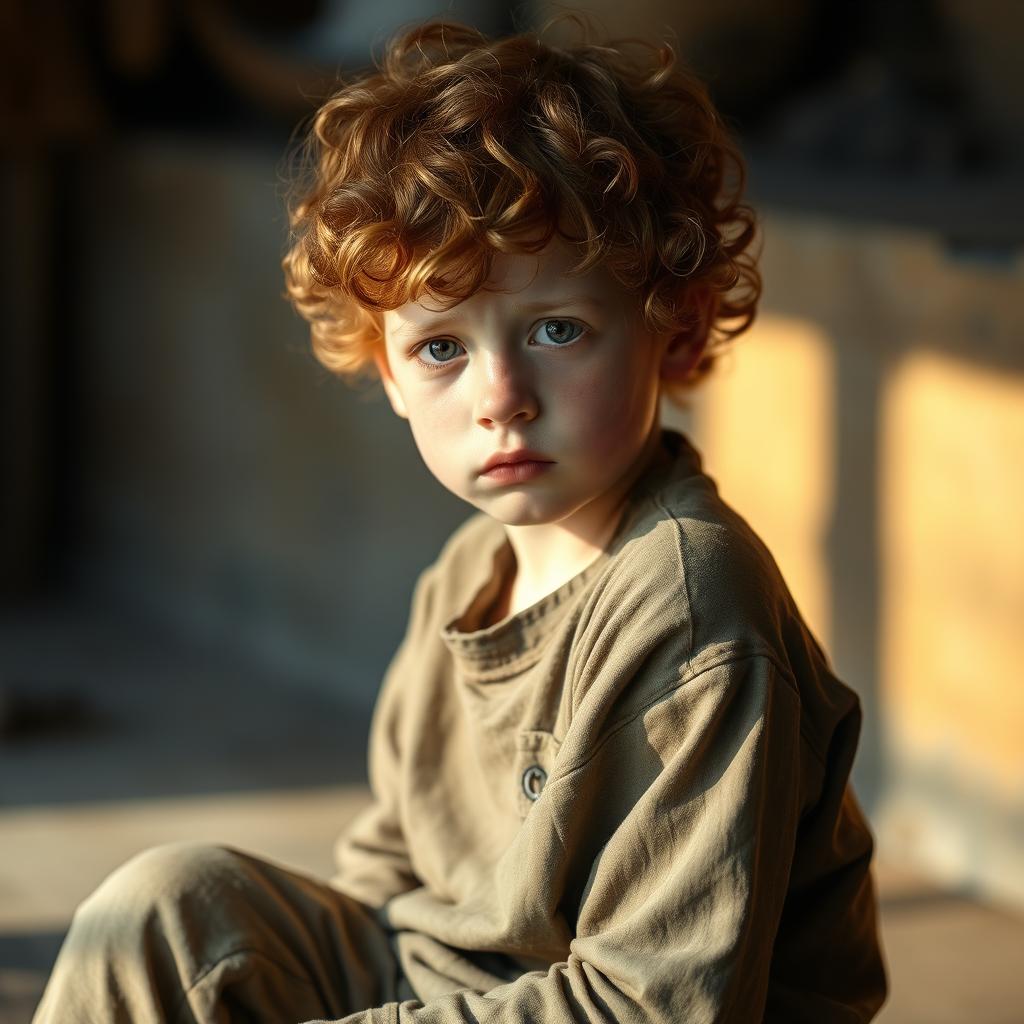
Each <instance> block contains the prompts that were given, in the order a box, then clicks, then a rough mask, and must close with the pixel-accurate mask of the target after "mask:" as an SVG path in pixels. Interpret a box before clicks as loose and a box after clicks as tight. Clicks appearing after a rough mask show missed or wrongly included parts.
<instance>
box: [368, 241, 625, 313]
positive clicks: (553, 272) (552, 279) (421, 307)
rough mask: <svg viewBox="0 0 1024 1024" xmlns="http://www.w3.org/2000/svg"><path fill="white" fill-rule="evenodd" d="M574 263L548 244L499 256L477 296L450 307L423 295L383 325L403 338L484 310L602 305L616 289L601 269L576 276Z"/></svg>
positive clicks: (567, 254) (560, 248)
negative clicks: (403, 334) (536, 250)
mask: <svg viewBox="0 0 1024 1024" xmlns="http://www.w3.org/2000/svg"><path fill="white" fill-rule="evenodd" d="M574 267H575V260H574V258H573V257H572V254H571V253H570V252H569V250H568V248H567V247H566V246H564V245H561V244H558V243H552V244H551V245H549V246H548V247H547V248H546V249H544V250H543V251H542V252H540V253H499V254H498V255H497V256H495V257H494V261H493V263H492V266H491V273H490V276H489V277H488V279H487V282H486V284H485V285H484V287H483V288H481V289H480V290H479V291H476V292H474V293H473V294H472V295H470V296H468V297H467V298H466V299H463V300H462V302H459V303H456V304H455V305H454V306H452V305H450V304H448V303H445V302H444V301H443V300H442V299H439V298H437V297H435V296H430V295H423V296H421V297H420V298H418V299H416V300H414V301H412V302H407V303H406V304H405V305H404V306H399V307H398V308H397V309H393V310H388V311H386V312H385V313H384V326H385V328H386V329H387V330H388V332H389V333H391V332H398V333H401V332H402V331H403V330H412V329H415V328H417V327H421V326H427V325H431V324H434V323H436V322H438V321H441V320H448V319H452V318H454V317H456V316H459V315H479V314H480V313H483V312H486V311H487V310H499V309H508V310H510V311H512V312H532V311H535V310H542V309H543V308H545V307H549V306H551V305H552V304H553V303H558V304H566V303H569V302H573V303H581V304H582V303H591V304H602V305H603V304H605V303H606V302H607V300H608V299H609V297H610V288H613V287H614V282H613V281H612V280H611V277H610V275H608V274H607V273H606V272H605V271H604V270H603V268H600V267H597V268H594V269H592V270H588V271H586V272H585V273H583V274H574V273H571V271H572V270H573V269H574Z"/></svg>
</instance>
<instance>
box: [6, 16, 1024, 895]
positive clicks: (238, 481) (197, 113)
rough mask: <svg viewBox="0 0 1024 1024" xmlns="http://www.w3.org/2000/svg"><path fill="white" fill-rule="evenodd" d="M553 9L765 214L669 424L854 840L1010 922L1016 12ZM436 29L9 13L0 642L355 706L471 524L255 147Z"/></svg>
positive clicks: (1020, 105)
mask: <svg viewBox="0 0 1024 1024" xmlns="http://www.w3.org/2000/svg"><path fill="white" fill-rule="evenodd" d="M586 7H587V9H589V10H591V11H592V12H594V14H595V15H596V16H597V17H598V18H599V19H600V20H601V21H602V22H603V23H604V25H606V26H607V28H608V30H609V31H610V32H611V33H613V34H615V33H621V32H627V33H631V34H639V35H648V36H650V35H655V36H658V35H660V36H666V37H668V38H671V39H672V40H673V43H674V45H675V46H676V47H677V49H678V50H679V51H680V52H681V53H682V55H683V56H684V57H685V58H686V59H687V60H689V61H690V62H692V63H693V64H694V65H695V66H696V68H697V69H698V70H699V71H700V72H701V73H702V74H704V75H705V76H706V77H707V79H708V81H709V82H710V86H711V90H712V92H713V94H714V95H715V97H716V99H717V100H718V102H719V103H720V105H721V107H722V109H723V110H724V112H725V114H726V116H727V117H728V118H729V119H730V121H731V123H732V124H733V125H734V126H735V128H736V130H737V132H738V134H739V136H740V138H741V140H742V142H743V145H744V148H745V150H746V152H747V154H748V156H749V159H750V165H751V175H750V187H751V193H752V198H753V200H754V201H755V203H756V205H757V206H758V207H759V209H760V210H761V211H762V213H763V218H764V220H763V228H764V230H763V241H764V271H765V280H766V288H765V296H764V303H763V312H762V315H761V317H760V320H759V322H758V324H757V325H756V327H755V329H754V330H752V331H751V332H750V333H749V335H747V336H745V337H744V338H743V339H742V340H741V341H739V342H738V343H737V344H736V346H735V348H734V350H733V352H732V353H731V354H730V355H729V356H728V357H727V358H725V359H724V360H723V361H722V363H721V365H720V367H719V372H718V373H717V374H716V375H715V376H714V377H713V378H712V379H711V380H710V381H709V382H708V383H707V384H706V386H704V387H703V388H702V389H701V390H700V391H699V392H698V393H696V394H695V395H694V397H693V401H692V403H691V405H690V407H689V408H688V409H686V410H683V411H681V412H680V411H677V410H667V411H666V418H667V419H668V420H670V421H671V422H674V423H676V424H678V425H681V426H683V427H684V428H685V429H687V430H689V431H690V432H691V433H692V435H693V437H694V439H695V441H696V443H697V444H698V447H700V448H701V449H702V450H703V452H704V454H705V460H706V468H707V469H708V471H709V472H710V473H711V475H712V476H714V477H715V478H716V479H717V480H718V481H719V484H720V487H721V489H722V491H723V493H724V495H725V496H726V498H727V499H729V500H730V501H732V502H733V503H734V504H735V505H736V506H737V507H738V508H739V509H740V511H741V512H742V513H744V514H745V515H746V516H747V517H748V518H749V519H750V521H751V522H752V524H753V525H754V527H755V528H756V529H757V530H758V531H759V532H760V533H761V534H762V535H763V536H764V537H765V539H766V541H767V542H768V544H769V546H770V547H771V549H772V550H773V551H774V552H775V554H776V556H777V558H778V560H779V562H780V564H781V565H782V568H783V570H784V572H785V573H786V575H787V577H788V579H789V580H790V582H791V585H792V588H793V590H794V592H795V593H796V595H797V598H798V601H799V603H800V604H801V607H802V608H803V610H804V612H805V614H806V616H807V618H808V620H809V621H810V623H811V625H812V627H813V628H814V629H815V630H816V632H817V633H818V635H819V636H820V638H821V639H822V641H823V643H824V645H825V646H826V648H827V649H828V650H829V651H830V652H831V654H832V656H833V659H834V661H835V664H836V667H837V669H838V672H839V674H840V675H841V676H842V677H843V678H844V679H845V680H846V681H847V682H849V683H850V685H852V686H853V687H854V688H855V689H856V690H857V691H858V692H859V693H860V694H861V697H862V700H863V702H864V706H865V712H866V714H865V728H864V734H863V738H862V743H861V750H860V754H859V758H858V763H857V766H856V781H857V785H858V789H859V792H860V794H861V797H862V800H863V801H864V803H865V804H866V806H867V808H868V811H869V813H870V815H871V818H872V821H873V823H874V825H875V827H876V830H877V831H878V834H879V839H880V842H881V845H882V849H883V850H884V851H885V852H886V853H887V854H888V855H889V856H891V857H896V858H905V859H906V860H907V861H908V862H913V863H915V864H918V865H922V866H924V867H926V868H928V869H929V870H931V871H933V872H936V873H939V874H941V875H942V877H943V878H945V879H946V880H948V881H951V882H954V883H956V884H959V885H961V886H964V887H969V888H973V889H976V890H978V891H980V892H983V893H988V894H991V895H994V896H997V897H999V898H1004V899H1008V900H1010V901H1012V902H1016V903H1018V904H1020V905H1024V756H1022V741H1021V737H1022V736H1024V686H1022V680H1021V674H1022V670H1021V664H1022V661H1024V642H1022V640H1021V633H1022V626H1024V528H1022V523H1024V350H1022V344H1021V339H1022V337H1024V288H1022V284H1024V261H1022V248H1024V201H1022V196H1021V189H1020V185H1019V182H1020V181H1021V180H1022V169H1024V152H1022V150H1024V80H1022V76H1021V73H1020V70H1019V53H1020V48H1019V47H1020V44H1021V42H1022V41H1024V33H1022V27H1024V26H1022V22H1024V8H1022V7H1021V6H1020V5H1019V4H1017V3H1015V2H1013V0H1005V2H996V0H985V2H980V3H971V4H968V3H965V2H956V0H912V2H907V3H901V4H887V3H885V2H884V0H864V2H861V3H853V2H845V0H790V2H781V0H780V2H776V3H755V2H753V0H734V2H731V3H727V4H723V3H719V2H711V0H699V2H698V0H688V2H686V3H668V2H667V0H663V2H661V3H658V2H655V0H643V2H639V3H637V4H633V5H630V6H629V7H628V8H625V7H622V6H621V5H618V4H612V3H610V2H608V0H600V2H597V0H591V2H590V3H589V4H587V5H586ZM444 9H445V11H447V12H448V13H450V14H451V15H453V16H456V17H462V18H464V19H466V20H468V21H471V22H473V23H475V24H477V25H479V26H480V27H482V28H484V29H486V30H490V31H506V30H508V29H510V28H512V27H513V25H518V26H521V27H525V26H529V25H532V24H536V23H538V22H539V21H541V20H542V19H543V18H545V17H546V16H547V15H549V14H550V13H552V11H553V10H555V8H554V7H553V6H552V7H548V6H545V5H543V4H539V3H538V4H534V5H533V6H524V7H520V8H517V9H515V10H514V11H512V10H510V9H508V8H506V7H502V6H500V5H497V4H486V3H482V2H479V0H478V2H475V3H474V2H469V0H459V2H457V3H454V4H446V5H445V8H444ZM437 11H438V8H437V6H436V5H433V4H427V3H419V2H417V0H404V2H402V3H398V2H389V3H387V4H384V5H369V4H343V3H341V2H340V0H301V2H296V3H290V4H288V5H284V4H275V3H272V2H270V0H207V2H199V0H193V2H182V3H170V2H169V0H132V2H129V0H107V2H106V3H96V4H93V5H76V4H72V3H70V2H65V3H63V4H61V3H54V4H51V5H48V6H46V8H45V10H44V9H42V5H32V4H29V3H27V2H19V0H14V2H12V0H8V2H7V4H6V5H5V7H4V8H3V14H2V21H0V68H2V70H0V76H2V83H3V90H4V91H3V94H2V97H0V118H2V122H0V125H2V133H0V139H2V146H3V160H2V164H0V223H2V225H3V228H2V233H0V255H2V260H3V263H2V269H3V273H2V280H0V289H2V291H0V295H2V301H3V327H2V338H3V340H2V356H0V358H2V361H0V426H2V433H0V457H2V463H0V472H2V476H0V488H2V509H3V524H2V525H3V529H2V531H0V591H2V593H3V598H4V602H5V603H4V606H3V610H2V611H0V615H5V616H8V617H11V616H17V615H18V614H21V613H22V612H23V611H24V610H25V609H26V608H43V609H45V608H48V607H61V608H64V609H68V608H70V609H72V610H74V609H76V608H89V609H96V608H102V609H105V614H107V615H109V616H110V617H111V618H112V619H113V620H114V621H115V622H117V623H119V624H122V623H123V628H124V629H125V630H130V629H132V628H133V625H132V624H133V623H136V622H138V621H141V620H146V621H156V622H159V623H162V624H164V625H165V626H166V627H167V628H169V629H172V630H175V631H178V632H179V633H180V635H182V636H201V637H203V638H205V640H206V641H207V642H211V643H214V644H216V645H218V646H220V647H222V648H224V649H226V650H232V651H237V652H239V656H240V657H251V658H254V659H256V660H258V661H260V662H261V663H264V664H273V665H274V666H277V667H278V669H279V671H280V672H281V673H283V674H284V675H285V676H286V677H287V678H288V679H289V680H290V681H291V683H292V684H293V685H297V686H305V687H310V688H314V689H317V690H319V691H321V692H324V693H329V694H331V695H333V696H336V697H337V698H338V700H339V701H340V702H345V703H347V704H348V705H349V706H351V708H353V709H354V712H355V713H357V714H361V715H365V714H366V713H367V711H368V709H369V707H370V706H371V704H372V701H373V698H374V695H375V692H376V687H377V684H378V682H379V678H380V674H381V672H382V670H383V667H384V665H385V664H386V661H387V659H388V657H389V656H390V654H391V651H392V650H393V648H394V646H395V644H396V643H397V640H398V638H399V636H400V634H401V631H402V628H403V626H404V620H405V614H406V611H407V607H408V600H409V596H410V591H411V586H412V582H413V580H414V579H415V577H416V574H417V573H418V572H419V570H420V569H422V568H423V567H424V566H425V565H426V564H427V563H428V562H429V561H431V560H432V559H433V557H434V556H435V554H436V552H437V550H438V547H439V545H440V544H441V542H442V541H443V539H444V538H445V537H446V536H447V534H448V533H449V532H450V530H451V528H452V527H453V526H454V525H455V524H456V523H458V522H459V521H461V519H463V518H464V517H465V516H466V515H467V514H468V511H469V510H468V509H467V508H466V507H464V506H462V505H460V504H459V503H458V502H457V501H456V500H455V499H454V498H451V497H450V496H449V495H447V494H446V493H445V492H444V491H443V490H442V489H441V488H440V486H439V485H438V484H436V483H435V482H434V481H433V480H432V478H431V477H430V476H429V474H428V473H427V471H426V470H425V469H424V468H423V467H422V465H421V464H420V462H419V459H418V456H417V455H416V453H415V451H414V448H413V446H412V443H411V440H410V438H409V436H408V433H407V430H406V428H405V425H404V423H402V422H400V421H398V420H396V419H395V418H394V417H393V416H392V414H391V413H390V411H389V409H388V408H387V407H386V405H385V403H384V402H383V401H382V400H381V399H380V397H379V396H378V395H377V394H376V392H375V390H374V389H372V388H369V389H365V390H364V391H353V390H351V389H349V388H347V387H345V386H343V385H341V384H340V383H339V382H337V381H336V380H333V379H331V378H330V377H329V376H328V375H327V374H326V373H325V372H324V371H323V370H321V369H320V368H319V367H318V366H317V365H316V364H315V363H314V362H313V360H312V357H311V356H310V355H309V352H308V343H307V337H306V330H305V326H304V324H303V323H302V322H300V321H299V320H298V318H297V317H296V316H295V315H294V314H293V313H292V312H291V311H290V309H289V308H288V306H287V304H286V303H285V302H284V301H283V300H282V298H281V292H282V282H281V274H280V268H279V261H280V258H281V256H282V254H283V251H284V246H285V237H286V229H287V223H286V217H285V213H284V197H285V192H286V183H287V175H288V167H287V163H286V161H285V160H284V153H285V151H286V149H287V146H288V143H289V139H290V136H291V133H292V130H293V128H294V125H295V124H296V123H297V122H298V121H299V120H300V119H301V118H303V117H304V116H306V115H307V114H308V113H309V112H310V111H311V110H312V109H313V107H314V105H315V101H316V99H317V98H318V97H322V96H323V95H324V94H325V93H326V92H327V91H328V90H329V88H330V83H331V81H332V80H333V78H334V75H335V74H336V73H337V72H338V71H343V72H344V71H350V70H352V69H355V68H357V67H361V66H363V65H365V64H366V62H367V53H368V51H369V48H370V46H371V45H379V43H380V41H381V40H382V39H383V38H385V36H386V35H387V32H388V31H389V30H390V29H391V28H392V27H393V26H395V25H398V24H399V23H402V22H404V21H407V20H410V19H414V18H418V17H423V16H427V15H432V14H435V13H437ZM55 642H57V641H55ZM2 653H3V652H2V651H0V655H2ZM2 669H3V665H2V663H0V672H2ZM82 685H83V686H85V685H86V684H84V683H83V684H82ZM0 687H4V688H6V696H7V698H8V699H9V702H12V701H16V700H25V699H30V698H31V691H32V687H33V680H32V678H31V676H27V677H19V678H17V679H13V678H5V677H4V676H3V675H0Z"/></svg>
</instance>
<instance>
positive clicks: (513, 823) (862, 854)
mask: <svg viewBox="0 0 1024 1024" xmlns="http://www.w3.org/2000/svg"><path fill="white" fill-rule="evenodd" d="M510 564H511V553H510V551H509V548H508V545H507V541H506V539H505V535H504V531H503V530H502V529H501V527H500V525H499V524H495V523H494V522H493V521H492V520H490V519H489V518H488V517H486V516H475V517H473V518H472V519H471V520H470V521H469V522H467V523H466V524H465V526H464V527H462V528H461V529H460V530H459V531H457V533H456V534H455V535H454V536H453V537H452V539H451V540H450V541H449V543H448V544H447V545H446V547H445V550H444V552H443V553H442V555H441V557H440V558H439V559H438V561H437V563H436V564H435V565H434V566H432V567H431V568H430V569H429V570H427V571H426V572H425V573H424V575H423V577H422V579H421V581H420V583H419V585H418V587H417V591H416V596H415V600H414V604H413V611H412V616H411V619H410V628H409V632H408V635H407V637H406V639H405V642H404V643H403V645H402V648H401V649H400V651H399V653H398V655H397V656H396V658H395V660H394V662H393V664H392V667H391V669H390V671H389V674H388V677H387V680H386V682H385V687H384V690H383V691H382V694H381V698H380V702H379V705H378V710H377V714H376V717H375V722H374V729H373V735H372V748H371V767H372V781H373V785H374V793H375V798H376V799H375V804H374V806H373V808H372V809H370V810H369V811H368V812H367V813H366V814H365V815H364V816H363V817H362V818H360V819H359V820H357V821H356V822H355V823H354V824H353V826H352V828H351V829H350V830H349V831H348V832H347V833H346V835H345V836H344V837H343V838H342V840H341V841H340V843H339V846H338V851H337V854H338V858H337V859H338V874H337V876H336V878H335V880H334V884H335V885H337V886H338V887H339V888H341V889H342V890H343V891H345V892H347V893H348V894H350V895H352V896H354V897H356V898H357V899H359V900H361V901H363V902H365V903H367V904H369V905H372V906H375V907H378V908H381V912H382V916H383V919H384V920H385V921H386V922H387V924H388V926H389V927H390V928H393V929H395V931H396V933H397V935H396V940H395V941H396V949H397V952H398V956H399V960H400V963H401V967H402V970H403V972H404V975H405V979H406V983H407V985H408V988H407V989H406V992H407V994H409V995H414V996H415V997H417V998H419V999H421V1000H424V1001H430V1005H431V1006H436V1007H437V1012H438V1016H437V1017H436V1019H437V1020H455V1019H458V1020H463V1019H465V1020H477V1019H480V1020H484V1019H486V1020H492V1019H495V1020H506V1019H508V1020H519V1019H532V1020H605V1019H607V1020H615V1021H620V1022H622V1021H631V1020H637V1021H641V1020H642V1021H653V1020H658V1021H661V1020H664V1021H724V1020H736V1021H753V1020H758V1019H760V1015H761V1014H762V1012H763V1013H764V1014H765V1019H766V1020H772V1021H780V1022H781V1021H786V1022H794V1021H803V1020H806V1021H816V1022H820V1021H866V1020H869V1019H870V1018H871V1016H872V1015H873V1013H874V1012H875V1010H876V1009H877V1007H878V1006H879V1005H880V1004H881V1001H882V999H883V997H884V992H885V980H884V972H883V968H882V964H881V959H880V954H879V950H878V945H877V939H876V924H875V902H874V895H873V891H872V884H871V878H870V874H869V870H868V868H869V862H870V856H871V846H872V844H871V838H870V834H869V832H868V830H867V828H866V826H865V824H864V821H863V819H862V817H861V815H860V812H859V810H858V808H857V806H856V804H855V802H854V800H853V797H852V795H851V794H850V792H849V790H848V788H847V776H848V773H849V769H850V765H851V762H852V759H853V753H854V749H855V746H856V741H857V734H858V731H859V727H860V710H859V706H858V702H857V698H856V696H855V695H854V694H853V693H852V691H850V690H849V689H847V688H846V687H845V686H844V685H843V684H841V683H840V682H839V681H838V680H836V679H835V677H834V676H833V675H832V673H831V672H830V670H829V668H828V665H827V663H826V661H825V658H824V656H823V655H822V653H821V651H820V649H819V648H818V646H817V644H816V643H815V641H814V640H813V638H812V637H811V635H810V633H809V632H808V631H807V629H806V627H805V625H804V624H803V622H802V620H801V618H800V616H799V613H798V611H797V609H796V607H795V605H794V604H793V601H792V598H791V597H790V595H789V593H788V591H787V589H786V587H785V584H784V583H783V581H782V579H781V577H780V576H779V574H778V571H777V569H776V567H775V564H774V562H773V561H772V559H771V556H770V555H769V554H768V552H767V551H766V550H765V548H764V547H763V545H762V544H761V543H760V542H759V541H758V539H757V538H756V537H755V536H754V535H753V533H752V532H751V531H750V530H749V528H748V527H747V526H746V524H745V523H744V522H743V521H742V519H740V518H739V517H738V516H737V515H736V514H735V513H734V512H733V511H732V510H731V509H729V508H728V506H726V505H725V504H724V503H723V502H722V501H721V500H720V498H719V497H718V495H717V491H716V489H715V486H714V484H713V483H712V482H711V480H710V479H709V478H708V477H707V476H705V475H704V474H703V473H702V472H701V468H700V460H699V457H698V455H697V453H696V452H695V451H694V450H693V448H692V447H691V446H690V445H689V443H688V442H687V441H686V440H685V438H683V437H682V436H681V435H679V434H676V433H674V432H671V431H666V432H665V433H664V435H663V446H662V449H661V451H660V452H659V453H658V455H657V457H656V458H655V460H654V462H653V463H652V464H651V466H650V468H649V470H648V471H647V472H646V473H645V475H644V476H643V477H642V478H641V479H640V480H639V481H638V482H637V484H636V485H635V487H634V491H633V493H632V494H631V496H630V501H629V503H628V505H627V507H626V511H625V513H624V518H623V521H622V523H621V525H620V528H619V532H618V533H617V535H616V536H615V538H614V540H613V541H612V543H611V544H610V545H609V547H608V550H607V551H606V552H605V554H604V555H603V556H601V557H600V558H599V559H598V560H597V561H595V562H594V563H593V564H592V565H591V566H590V567H589V568H587V569H586V570H585V571H584V572H583V573H581V574H580V575H579V576H577V577H574V578H573V579H571V580H569V581H568V582H567V583H565V584H564V585H563V586H562V587H561V588H559V589H558V590H557V591H555V592H554V593H552V594H550V595H549V596H547V597H545V598H543V599H542V600H541V601H540V602H538V603H536V604H534V605H533V606H531V607H529V608H527V609H525V610H523V611H521V612H519V613H518V614H516V615H513V616H510V617H508V618H505V619H504V620H502V621H499V622H497V623H495V624H493V625H485V626H483V627H482V628H481V625H480V624H481V623H485V622H487V621H488V616H487V612H488V605H489V604H491V603H492V602H493V601H494V599H495V596H496V595H497V593H498V592H499V590H500V583H501V578H502V575H503V574H504V573H507V572H508V571H509V568H510ZM524 972H529V978H528V979H524V978H523V977H521V975H523V974H524ZM516 979H518V980H516ZM513 981H514V982H515V984H514V985H510V986H508V987H505V988H501V987H497V986H501V984H502V982H513ZM483 993H486V996H484V995H483ZM503 1000H507V1003H508V1005H507V1006H506V1008H505V1009H506V1013H498V1014H497V1015H496V1016H495V1015H494V1012H495V1011H496V1010H497V1009H498V1007H499V1006H500V1004H501V1002H502V1001H503ZM762 1008H764V1009H762ZM426 1019H435V1018H432V1017H428V1018H426Z"/></svg>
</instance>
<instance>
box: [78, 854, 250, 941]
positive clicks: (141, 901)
mask: <svg viewBox="0 0 1024 1024" xmlns="http://www.w3.org/2000/svg"><path fill="white" fill-rule="evenodd" d="M237 861H238V855H237V854H236V853H234V852H232V851H231V850H229V849H226V848H225V847H221V846H215V845H212V844H208V843H195V842H182V843H167V844H164V845H161V846H154V847H152V848H150V849H148V850H144V851H143V852H142V853H139V854H137V855H136V856H134V857H132V858H131V860H128V861H126V862H125V863H124V864H122V865H121V866H120V867H119V868H117V869H116V870H115V871H114V872H113V873H112V874H110V875H109V876H108V877H107V878H106V879H105V880H104V881H103V882H102V883H101V884H100V886H99V887H98V888H97V889H96V890H95V891H94V892H93V893H92V895H91V896H89V897H88V898H87V899H86V900H85V901H84V902H83V903H82V905H81V906H80V907H79V908H78V911H77V912H76V914H75V923H76V924H77V923H79V921H80V919H82V918H91V919H93V920H95V919H96V918H100V919H101V920H102V921H104V922H105V924H106V925H107V926H110V927H116V928H118V929H128V930H130V929H131V928H132V926H133V924H134V925H135V926H145V925H146V923H148V922H150V921H151V920H152V919H153V918H154V917H163V916H164V915H165V914H167V913H175V912H176V908H179V907H181V906H182V905H183V904H188V903H191V902H193V901H196V902H199V901H202V902H207V901H209V900H210V899H211V897H212V898H216V897H215V895H214V894H215V893H216V892H217V891H218V890H222V889H223V888H224V887H225V884H226V883H227V885H228V888H230V883H229V879H230V878H231V877H232V876H233V875H235V874H237V870H238V868H237Z"/></svg>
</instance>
